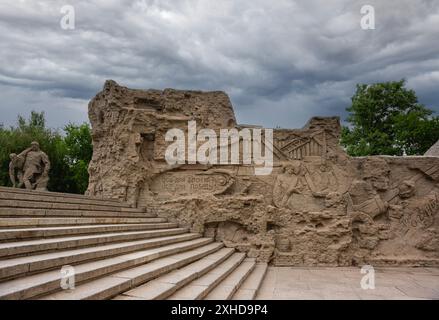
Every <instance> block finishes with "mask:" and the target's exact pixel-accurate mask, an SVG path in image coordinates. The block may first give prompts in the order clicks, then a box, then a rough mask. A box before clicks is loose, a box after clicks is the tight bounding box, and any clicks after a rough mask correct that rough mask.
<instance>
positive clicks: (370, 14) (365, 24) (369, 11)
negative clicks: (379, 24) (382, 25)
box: [360, 4, 375, 30]
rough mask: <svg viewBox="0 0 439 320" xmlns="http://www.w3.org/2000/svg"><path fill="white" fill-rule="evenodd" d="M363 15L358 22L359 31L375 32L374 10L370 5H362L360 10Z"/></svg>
mask: <svg viewBox="0 0 439 320" xmlns="http://www.w3.org/2000/svg"><path fill="white" fill-rule="evenodd" d="M360 13H361V14H362V15H363V16H362V17H361V20H360V25H361V29H363V30H375V8H374V7H373V6H371V5H368V4H367V5H364V6H362V7H361V9H360Z"/></svg>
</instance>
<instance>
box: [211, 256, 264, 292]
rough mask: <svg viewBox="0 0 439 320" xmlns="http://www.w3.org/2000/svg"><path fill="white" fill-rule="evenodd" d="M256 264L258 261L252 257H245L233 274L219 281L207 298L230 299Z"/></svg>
mask: <svg viewBox="0 0 439 320" xmlns="http://www.w3.org/2000/svg"><path fill="white" fill-rule="evenodd" d="M255 266H256V262H255V260H254V259H252V258H247V259H245V260H244V261H243V262H242V263H241V264H240V265H239V266H238V267H237V268H236V269H235V270H233V272H232V273H231V274H229V275H228V276H227V278H225V279H224V280H223V281H221V283H219V284H218V285H217V286H216V287H215V288H214V289H213V290H212V291H210V292H209V294H208V295H207V296H206V297H205V298H204V299H205V300H229V299H231V298H232V296H233V295H234V294H235V292H236V291H237V290H238V289H239V287H240V286H241V285H242V283H243V282H244V281H245V280H246V279H247V277H248V276H249V275H250V274H251V272H252V271H253V269H254V268H255Z"/></svg>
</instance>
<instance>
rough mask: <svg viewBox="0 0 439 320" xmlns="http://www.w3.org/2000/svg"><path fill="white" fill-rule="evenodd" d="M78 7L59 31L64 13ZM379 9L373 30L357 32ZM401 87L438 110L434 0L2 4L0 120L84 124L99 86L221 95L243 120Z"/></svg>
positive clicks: (276, 118) (288, 116)
mask: <svg viewBox="0 0 439 320" xmlns="http://www.w3.org/2000/svg"><path fill="white" fill-rule="evenodd" d="M65 5H72V6H73V7H74V9H75V18H76V19H75V29H74V30H64V29H62V28H61V25H60V21H61V19H62V17H63V16H64V14H62V13H61V8H62V7H63V6H65ZM363 5H372V6H373V7H374V8H375V19H376V21H375V24H376V25H375V27H376V29H375V30H363V29H362V28H361V26H360V21H361V18H362V14H361V12H360V9H361V7H362V6H363ZM401 78H406V79H407V81H408V86H409V87H410V88H413V89H415V90H416V92H417V94H418V96H419V99H420V101H421V102H422V103H424V104H425V105H427V106H428V107H429V108H431V109H433V110H435V111H438V112H439V90H438V89H439V0H364V1H357V0H354V1H352V0H333V1H327V0H304V1H299V0H295V1H294V0H272V1H266V0H239V1H235V0H178V1H176V0H163V1H162V0H143V1H132V0H131V1H129V0H119V1H116V0H87V1H85V0H84V1H82V0H79V1H74V0H64V1H56V0H46V1H36V0H1V1H0V98H1V101H0V123H4V124H5V125H12V124H14V123H15V120H16V117H17V114H23V115H28V114H29V112H30V110H38V111H45V112H46V117H47V121H48V125H49V126H51V127H62V126H63V125H65V124H66V123H68V122H69V121H72V122H76V123H81V122H83V121H87V103H88V101H89V100H90V99H91V98H92V97H93V96H94V95H95V94H96V93H97V92H98V91H99V90H101V88H102V86H103V84H104V81H105V80H106V79H114V80H115V81H117V82H118V83H119V84H121V85H125V86H128V87H133V88H145V89H146V88H157V89H164V88H177V89H197V90H199V89H201V90H224V91H226V92H227V93H228V94H229V96H230V97H231V100H232V103H233V105H234V107H235V112H236V115H237V118H238V121H239V122H240V123H246V124H261V125H264V126H266V127H275V126H281V127H291V128H293V127H301V126H302V125H303V124H304V123H305V122H306V120H307V119H308V118H309V117H311V116H313V115H339V116H341V117H342V118H344V117H345V116H346V114H345V108H346V107H347V106H348V105H349V101H350V98H351V96H352V95H353V93H354V90H355V84H356V83H372V82H379V81H388V80H399V79H401Z"/></svg>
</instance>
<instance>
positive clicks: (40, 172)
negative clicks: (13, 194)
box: [9, 141, 50, 191]
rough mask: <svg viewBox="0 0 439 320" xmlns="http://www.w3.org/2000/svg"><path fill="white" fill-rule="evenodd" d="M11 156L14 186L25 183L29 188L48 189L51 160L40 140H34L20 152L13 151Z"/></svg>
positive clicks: (10, 169)
mask: <svg viewBox="0 0 439 320" xmlns="http://www.w3.org/2000/svg"><path fill="white" fill-rule="evenodd" d="M9 157H10V160H11V161H10V163H9V177H10V179H11V182H12V186H13V187H14V188H21V187H23V185H24V187H25V188H26V189H29V190H40V191H44V190H47V184H48V182H49V170H50V161H49V158H48V156H47V154H45V153H44V152H43V151H41V149H40V145H39V144H38V142H35V141H34V142H32V143H31V146H30V147H29V148H27V149H26V150H24V151H22V152H21V153H20V154H18V155H17V154H15V153H11V154H10V155H9Z"/></svg>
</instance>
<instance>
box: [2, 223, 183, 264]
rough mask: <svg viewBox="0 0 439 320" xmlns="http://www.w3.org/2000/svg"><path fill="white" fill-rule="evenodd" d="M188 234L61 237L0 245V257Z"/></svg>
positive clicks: (163, 232)
mask: <svg viewBox="0 0 439 320" xmlns="http://www.w3.org/2000/svg"><path fill="white" fill-rule="evenodd" d="M185 232H188V229H187V228H174V229H162V230H146V231H132V232H119V233H107V234H98V235H85V236H76V237H61V238H52V239H38V240H28V241H18V242H3V243H0V257H1V258H5V257H11V256H18V255H23V254H30V253H37V252H40V251H46V252H47V251H53V250H65V249H70V248H79V247H87V246H92V245H98V244H106V243H111V242H121V241H133V240H137V239H149V238H157V237H166V236H173V235H177V234H182V233H185Z"/></svg>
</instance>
